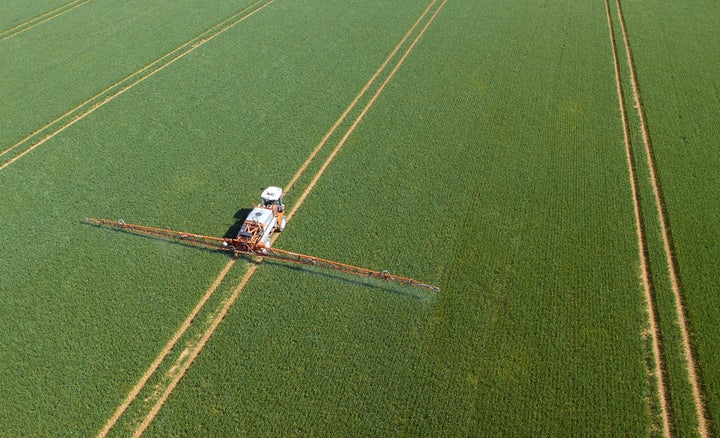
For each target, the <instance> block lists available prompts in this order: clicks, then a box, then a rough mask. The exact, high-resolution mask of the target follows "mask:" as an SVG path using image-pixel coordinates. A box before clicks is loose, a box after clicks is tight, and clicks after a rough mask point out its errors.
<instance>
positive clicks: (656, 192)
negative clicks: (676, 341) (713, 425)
mask: <svg viewBox="0 0 720 438" xmlns="http://www.w3.org/2000/svg"><path fill="white" fill-rule="evenodd" d="M615 2H616V5H617V15H618V21H619V23H620V28H621V30H622V35H623V42H624V44H625V52H626V56H627V59H628V64H629V66H630V69H629V70H630V81H631V84H632V89H633V99H634V102H635V109H636V110H637V113H638V116H639V118H640V132H641V133H642V139H643V144H644V146H645V156H646V157H647V167H648V170H649V172H650V182H651V184H652V189H653V196H654V197H655V205H656V208H657V216H658V219H659V221H660V230H661V234H662V240H663V249H664V251H665V258H666V260H667V268H668V273H669V274H670V283H671V285H672V291H673V296H674V299H675V313H676V316H677V323H678V326H679V328H680V334H681V336H682V344H683V353H684V356H685V362H686V367H687V370H688V379H689V381H690V385H691V387H692V392H693V400H694V402H695V413H696V417H697V422H698V432H699V433H700V436H702V437H707V436H708V429H707V419H706V418H705V404H704V402H703V397H702V393H701V390H700V385H699V383H698V375H697V374H698V368H697V364H696V361H695V357H694V354H693V350H692V345H691V342H690V334H689V331H688V325H687V319H686V311H685V306H684V304H683V298H682V291H681V290H680V282H679V280H678V273H677V262H676V261H675V256H674V255H673V250H672V243H671V242H672V240H671V237H670V227H669V225H668V223H667V218H666V217H665V202H664V200H663V197H662V192H661V190H660V184H659V180H658V177H657V174H656V172H655V160H654V155H653V152H652V141H651V139H650V132H649V130H648V125H647V119H646V117H645V111H644V109H643V104H642V99H641V98H640V87H639V85H638V79H637V71H636V69H635V62H634V60H633V55H632V50H631V46H630V40H629V38H628V33H627V27H626V26H625V18H624V16H623V13H622V6H621V4H620V0H615Z"/></svg>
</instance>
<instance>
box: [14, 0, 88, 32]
mask: <svg viewBox="0 0 720 438" xmlns="http://www.w3.org/2000/svg"><path fill="white" fill-rule="evenodd" d="M91 1H92V0H72V1H71V2H68V3H65V4H64V5H62V6H58V7H57V8H55V9H53V10H50V11H48V12H45V13H44V14H42V15H38V16H37V17H34V18H31V19H29V20H27V21H24V22H22V23H20V24H18V25H16V26H13V27H11V28H10V29H6V30H4V31H2V32H0V42H3V41H5V40H9V39H10V38H12V37H15V36H18V35H20V34H21V33H23V32H25V31H27V30H30V29H32V28H34V27H36V26H39V25H41V24H43V23H47V22H48V21H50V20H52V19H53V18H57V17H59V16H61V15H63V14H65V13H67V12H70V11H72V10H73V9H76V8H79V7H80V6H82V5H84V4H86V3H90V2H91Z"/></svg>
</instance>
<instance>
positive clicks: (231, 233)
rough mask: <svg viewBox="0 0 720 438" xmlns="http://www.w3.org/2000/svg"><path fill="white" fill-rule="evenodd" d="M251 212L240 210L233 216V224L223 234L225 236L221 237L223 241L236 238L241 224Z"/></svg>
mask: <svg viewBox="0 0 720 438" xmlns="http://www.w3.org/2000/svg"><path fill="white" fill-rule="evenodd" d="M251 211H252V208H241V209H240V210H238V211H237V213H235V214H234V215H233V218H234V219H235V223H234V224H232V225H231V226H230V228H228V230H227V231H226V232H225V235H224V236H223V237H224V238H225V239H234V238H236V237H237V234H238V231H240V227H242V224H243V222H244V221H245V218H246V217H247V215H248V214H250V212H251Z"/></svg>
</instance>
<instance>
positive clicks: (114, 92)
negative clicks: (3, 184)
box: [0, 0, 275, 171]
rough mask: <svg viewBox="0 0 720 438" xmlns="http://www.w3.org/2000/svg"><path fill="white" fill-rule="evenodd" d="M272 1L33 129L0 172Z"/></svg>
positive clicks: (262, 2) (244, 12) (243, 12)
mask: <svg viewBox="0 0 720 438" xmlns="http://www.w3.org/2000/svg"><path fill="white" fill-rule="evenodd" d="M273 1H275V0H258V1H257V2H255V3H253V4H252V5H250V6H248V7H246V8H245V9H243V10H241V11H240V12H238V13H236V14H234V15H232V16H231V17H229V18H227V19H225V20H223V21H221V22H220V23H218V24H217V25H215V26H213V27H212V28H210V29H209V30H207V31H205V32H203V33H202V34H200V35H198V36H196V37H194V38H192V39H191V40H189V41H187V42H186V43H184V44H182V45H181V46H178V47H177V48H175V49H173V50H172V51H170V52H168V53H166V54H165V55H163V56H161V57H160V58H158V59H156V60H155V61H153V62H151V63H149V64H147V65H145V66H144V67H142V68H140V69H139V70H137V71H135V72H134V73H132V74H130V75H129V76H127V77H125V78H124V79H122V80H120V81H118V82H116V83H114V84H113V85H111V86H109V87H108V88H106V89H104V90H103V91H101V92H99V93H98V94H96V95H94V96H92V97H91V98H89V99H87V100H86V101H84V102H83V103H81V104H80V105H78V106H76V107H75V108H73V109H71V110H70V111H68V112H66V113H65V114H63V115H61V116H60V117H58V118H56V119H55V120H53V121H51V122H50V123H48V124H46V125H45V126H43V127H41V128H39V129H37V130H36V131H34V132H32V133H31V134H29V135H28V136H26V137H25V138H23V139H22V140H20V141H19V142H17V143H15V144H14V145H12V146H10V147H9V148H7V149H5V150H3V151H2V152H0V156H3V155H5V154H7V153H9V152H11V151H13V150H15V149H17V148H19V147H21V146H27V144H28V143H29V144H30V146H27V147H26V148H25V149H24V150H23V151H22V152H20V153H19V154H17V155H16V156H15V157H13V158H12V159H10V160H8V161H6V162H4V163H2V164H0V171H1V170H3V169H5V168H6V167H8V166H10V165H11V164H13V163H14V162H16V161H17V160H19V159H20V158H22V157H24V156H25V155H27V154H28V153H30V152H32V151H33V150H35V149H37V148H38V147H40V146H42V145H43V144H44V143H45V142H47V141H48V140H50V139H52V138H53V137H55V136H56V135H58V134H60V133H61V132H63V131H65V130H66V129H67V128H69V127H71V126H72V125H74V124H75V123H77V122H79V121H80V120H82V119H84V118H85V117H87V116H88V115H90V114H92V113H93V112H95V111H96V110H97V109H99V108H101V107H103V106H104V105H106V104H107V103H109V102H111V101H112V100H113V99H115V98H116V97H118V96H120V95H121V94H123V93H125V92H126V91H128V90H130V89H132V88H134V87H135V86H136V85H138V84H140V83H142V82H143V81H145V80H146V79H148V78H150V77H152V76H153V75H155V74H156V73H158V72H160V71H162V70H164V69H165V68H166V67H168V66H170V65H171V64H173V63H175V61H178V60H179V59H181V58H183V57H185V56H186V55H188V54H189V53H191V52H193V51H195V50H196V49H198V48H199V47H202V46H203V45H204V44H205V43H207V42H209V41H211V40H213V39H215V37H217V36H218V35H220V34H222V33H224V32H225V31H227V30H228V29H230V28H232V27H234V26H235V25H237V24H238V23H240V22H242V21H244V20H246V19H247V18H250V17H251V16H252V15H254V14H255V13H256V12H259V11H260V10H262V9H263V8H265V7H266V6H268V5H269V4H271V3H272V2H273ZM258 5H259V6H258ZM256 6H257V7H256ZM253 8H255V9H253ZM42 135H44V137H41V138H40V139H39V140H38V141H37V142H35V143H32V141H33V139H35V138H36V137H38V136H42Z"/></svg>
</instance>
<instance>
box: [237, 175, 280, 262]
mask: <svg viewBox="0 0 720 438" xmlns="http://www.w3.org/2000/svg"><path fill="white" fill-rule="evenodd" d="M282 195H283V191H282V189H281V188H280V187H268V188H266V189H265V190H263V192H262V194H261V195H260V198H261V199H262V203H260V204H258V205H257V206H255V208H253V209H252V211H250V213H249V214H248V215H247V217H246V218H245V221H244V222H243V224H242V227H241V228H240V231H239V232H238V234H237V240H239V241H241V242H242V243H245V244H246V245H247V247H248V248H249V249H255V248H257V249H262V248H270V245H271V242H270V235H271V234H272V233H273V232H274V231H282V230H284V229H285V224H286V223H287V220H286V218H285V205H284V204H283V202H282Z"/></svg>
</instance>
